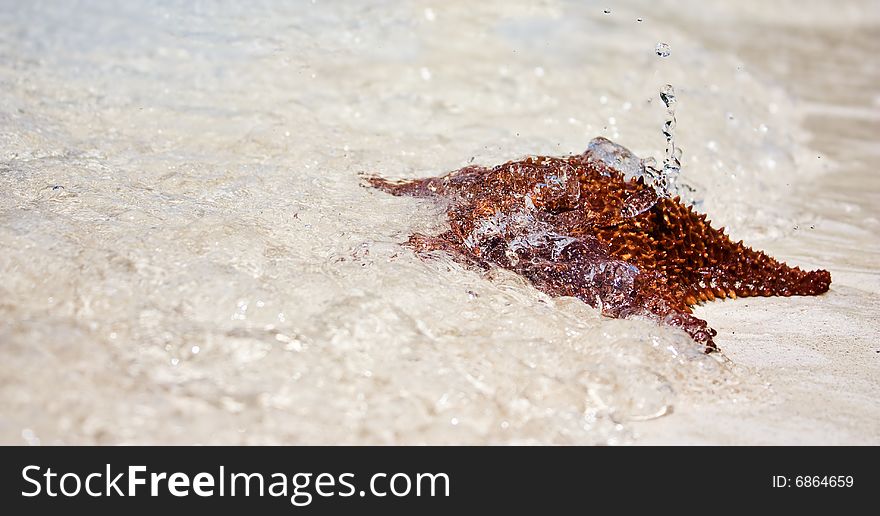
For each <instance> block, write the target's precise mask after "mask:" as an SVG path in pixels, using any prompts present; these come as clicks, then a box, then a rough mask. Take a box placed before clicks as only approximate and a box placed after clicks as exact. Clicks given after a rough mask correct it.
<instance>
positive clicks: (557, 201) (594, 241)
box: [369, 138, 831, 352]
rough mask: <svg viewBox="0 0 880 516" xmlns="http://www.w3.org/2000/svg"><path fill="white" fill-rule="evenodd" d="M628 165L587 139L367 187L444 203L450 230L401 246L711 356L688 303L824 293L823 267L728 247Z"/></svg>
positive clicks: (623, 155)
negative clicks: (552, 152) (635, 323)
mask: <svg viewBox="0 0 880 516" xmlns="http://www.w3.org/2000/svg"><path fill="white" fill-rule="evenodd" d="M633 163H639V162H638V159H637V158H635V157H634V156H633V155H632V154H631V153H629V151H627V150H626V149H624V148H623V147H620V146H617V145H616V144H613V143H611V142H609V141H608V140H605V139H602V138H597V139H595V140H593V142H591V144H590V147H589V149H588V150H587V151H586V152H584V153H583V154H579V155H575V156H569V157H564V158H552V157H544V156H538V157H528V158H525V159H523V160H521V161H511V162H508V163H505V164H503V165H499V166H496V167H493V168H484V167H478V166H470V167H465V168H463V169H461V170H458V171H455V172H451V173H449V174H447V175H445V176H442V177H436V178H426V179H417V180H412V181H402V182H392V181H388V180H385V179H382V178H378V177H372V178H369V182H370V184H371V185H372V186H374V187H376V188H379V189H381V190H384V191H386V192H389V193H391V194H394V195H407V196H414V197H437V198H443V199H445V200H446V201H447V202H448V209H447V218H448V221H449V226H450V229H449V230H448V231H446V232H444V233H442V234H440V235H437V236H428V235H422V234H414V235H412V236H411V237H410V239H409V241H408V245H409V246H411V247H412V248H414V249H415V250H416V251H417V252H420V253H422V252H429V251H436V250H442V251H446V252H448V253H450V254H451V255H452V256H453V257H454V258H456V259H458V260H461V261H464V262H467V263H472V264H476V265H479V266H481V267H485V268H488V267H491V266H498V267H503V268H505V269H509V270H512V271H515V272H517V273H518V274H521V275H522V276H525V277H526V278H528V279H529V280H530V281H531V283H532V284H533V285H534V286H535V287H537V288H538V289H539V290H541V291H543V292H546V293H547V294H549V295H551V296H573V297H577V298H579V299H581V300H583V301H584V302H586V303H587V304H589V305H591V306H593V307H596V308H598V309H600V310H601V312H602V314H603V315H606V316H609V317H620V318H625V317H646V318H650V319H653V320H656V321H658V322H660V323H661V324H666V325H669V326H674V327H678V328H681V329H682V330H684V331H685V332H687V333H688V334H689V335H690V336H691V337H692V338H693V339H694V340H695V341H697V342H699V343H702V344H704V345H705V346H706V351H707V352H709V351H712V350H714V349H715V344H714V343H713V341H712V337H714V336H715V335H716V332H715V330H713V329H711V328H709V327H708V326H707V324H706V322H705V321H703V320H701V319H698V318H697V317H695V316H693V315H692V313H691V307H692V306H694V305H696V304H698V303H700V302H705V301H711V300H714V299H718V298H722V299H723V298H727V297H729V298H736V297H746V296H792V295H817V294H821V293H823V292H826V291H827V290H828V287H829V285H830V283H831V275H830V274H829V273H828V271H825V270H817V271H810V272H808V271H803V270H801V269H799V268H798V267H789V266H788V265H786V264H784V263H782V262H779V261H777V260H775V259H773V258H771V257H769V256H767V255H766V254H764V253H762V252H760V251H755V250H753V249H751V248H749V247H746V246H744V245H743V243H742V242H732V241H731V240H730V238H729V237H728V236H727V235H725V234H724V231H723V228H722V229H720V230H719V229H714V228H712V227H711V226H710V224H709V222H708V221H707V220H706V215H703V214H699V213H696V212H695V211H694V210H693V209H692V208H691V207H690V206H686V205H685V204H683V203H682V202H681V201H680V199H679V198H678V197H675V198H669V197H666V196H664V195H663V193H662V192H660V193H658V191H657V190H655V188H654V187H653V186H651V185H649V184H646V181H645V176H643V175H640V174H630V172H632V170H633ZM642 171H644V169H642ZM628 176H629V177H628Z"/></svg>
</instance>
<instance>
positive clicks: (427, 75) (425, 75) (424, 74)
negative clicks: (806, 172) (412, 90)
mask: <svg viewBox="0 0 880 516" xmlns="http://www.w3.org/2000/svg"><path fill="white" fill-rule="evenodd" d="M419 73H420V74H421V75H422V79H424V80H426V81H430V80H431V70H428V68H427V67H425V66H423V67H422V69H421V70H419Z"/></svg>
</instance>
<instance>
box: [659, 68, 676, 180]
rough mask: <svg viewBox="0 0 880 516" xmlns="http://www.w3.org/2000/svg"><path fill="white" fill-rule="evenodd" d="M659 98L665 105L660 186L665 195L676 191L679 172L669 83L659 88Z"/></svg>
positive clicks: (671, 88)
mask: <svg viewBox="0 0 880 516" xmlns="http://www.w3.org/2000/svg"><path fill="white" fill-rule="evenodd" d="M660 100H662V101H663V104H665V105H666V120H665V121H664V122H663V136H665V137H666V157H665V158H664V159H663V174H662V176H661V178H660V180H661V183H660V186H661V188H662V190H663V192H664V194H665V195H674V194H675V193H677V191H678V187H677V182H678V174H679V173H680V172H681V149H679V148H677V147H676V146H675V102H676V98H675V89H674V88H673V87H672V85H671V84H667V85H665V86H663V87H662V88H660Z"/></svg>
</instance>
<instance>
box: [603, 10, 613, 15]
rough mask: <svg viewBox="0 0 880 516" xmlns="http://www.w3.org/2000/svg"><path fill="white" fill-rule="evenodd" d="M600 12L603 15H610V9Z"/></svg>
mask: <svg viewBox="0 0 880 516" xmlns="http://www.w3.org/2000/svg"><path fill="white" fill-rule="evenodd" d="M602 12H603V13H605V14H611V9H605V10H604V11H602Z"/></svg>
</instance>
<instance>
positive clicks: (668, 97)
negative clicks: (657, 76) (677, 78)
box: [660, 84, 676, 109]
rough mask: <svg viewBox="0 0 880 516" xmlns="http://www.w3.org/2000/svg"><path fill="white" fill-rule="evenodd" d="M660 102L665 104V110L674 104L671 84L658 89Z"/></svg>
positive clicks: (673, 90) (673, 92) (674, 99)
mask: <svg viewBox="0 0 880 516" xmlns="http://www.w3.org/2000/svg"><path fill="white" fill-rule="evenodd" d="M660 100H662V101H663V103H664V104H666V108H667V109H669V108H671V107H672V105H673V104H675V101H676V98H675V89H674V88H673V87H672V85H671V84H667V85H665V86H663V87H662V88H660Z"/></svg>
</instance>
